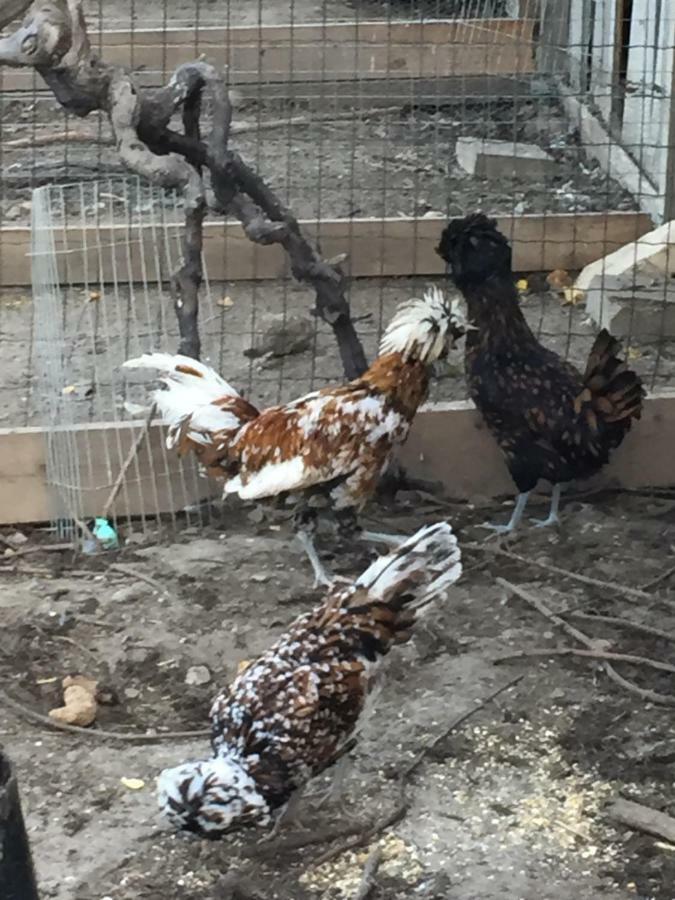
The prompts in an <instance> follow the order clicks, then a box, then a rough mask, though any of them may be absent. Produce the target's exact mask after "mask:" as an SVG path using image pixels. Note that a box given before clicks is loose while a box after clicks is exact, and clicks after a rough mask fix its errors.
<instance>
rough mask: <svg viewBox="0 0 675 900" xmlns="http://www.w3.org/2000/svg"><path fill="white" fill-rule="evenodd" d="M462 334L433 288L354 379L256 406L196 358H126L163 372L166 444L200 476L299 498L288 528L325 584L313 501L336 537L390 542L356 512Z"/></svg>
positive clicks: (254, 492)
mask: <svg viewBox="0 0 675 900" xmlns="http://www.w3.org/2000/svg"><path fill="white" fill-rule="evenodd" d="M463 333H464V332H463V317H462V314H461V312H460V310H459V309H458V308H457V305H456V304H455V306H454V307H452V306H450V305H448V304H446V301H445V298H444V296H443V294H442V292H441V291H440V290H439V289H438V288H435V287H434V288H431V289H430V290H428V291H427V292H426V293H425V294H424V296H423V297H422V298H421V299H417V298H413V299H411V300H408V301H407V302H405V303H403V304H401V305H400V306H399V308H398V310H397V311H396V314H395V315H394V318H393V319H392V321H391V323H390V324H389V327H388V328H387V330H386V331H385V333H384V335H383V337H382V341H381V344H380V354H379V356H378V358H377V359H376V360H375V362H374V363H373V364H372V365H371V366H370V368H369V369H368V370H367V371H366V372H364V374H363V375H362V376H361V377H360V378H357V379H355V380H354V381H351V382H349V383H348V384H345V385H342V386H340V387H329V388H325V389H323V390H320V391H315V392H314V393H311V394H307V395H306V396H305V397H301V398H300V399H299V400H295V401H293V402H292V403H288V404H286V405H284V406H274V407H271V408H269V409H266V410H263V411H262V412H260V411H258V410H257V409H256V408H255V406H253V405H252V404H251V403H249V402H248V401H247V400H244V399H243V398H242V397H240V396H239V394H238V393H237V391H236V390H235V389H234V388H233V387H231V385H229V384H228V383H227V382H226V381H224V380H223V379H222V378H221V377H220V376H219V375H218V374H217V373H216V372H214V371H213V369H211V368H209V367H208V366H205V365H204V364H202V363H199V362H196V361H195V360H192V359H188V358H186V357H181V356H170V355H169V354H162V353H152V354H146V355H145V356H142V357H140V358H138V359H133V360H129V361H128V362H126V363H125V364H124V366H125V368H128V369H133V368H149V369H156V370H158V371H159V372H160V373H161V381H162V382H163V385H164V389H161V390H158V391H156V393H155V396H154V399H155V403H156V404H157V407H158V409H159V411H160V412H161V414H162V416H163V417H164V419H165V420H166V421H167V423H168V425H169V432H168V440H167V444H168V446H169V447H176V448H177V450H178V452H179V453H181V454H185V453H194V454H195V455H196V456H197V458H198V459H199V462H200V464H201V465H202V468H203V470H204V471H205V473H206V474H207V475H210V476H211V477H214V478H218V479H221V480H223V482H224V488H225V493H226V494H227V493H236V494H238V495H239V496H240V497H242V498H243V499H248V500H260V499H263V498H271V497H280V496H286V495H291V496H295V497H298V505H297V507H296V513H295V529H296V533H297V535H298V538H299V539H300V541H301V543H302V545H303V547H304V548H305V551H306V553H307V555H308V557H309V559H310V562H311V563H312V567H313V569H314V574H315V576H316V581H317V583H319V584H326V585H327V584H330V583H331V582H332V578H331V576H330V575H329V574H328V573H327V572H326V570H325V569H324V567H323V565H322V563H321V561H320V559H319V557H318V555H317V553H316V549H315V547H314V533H315V530H316V525H317V517H318V509H319V507H320V505H321V503H324V505H326V506H327V507H328V509H329V511H330V512H331V513H332V514H333V515H334V519H335V522H336V523H337V527H338V530H339V532H340V533H341V534H342V535H344V536H351V535H354V534H357V535H358V536H360V537H361V538H363V539H365V540H373V541H383V542H385V543H392V544H395V543H396V541H397V538H396V536H393V535H382V534H379V533H375V532H363V531H361V529H360V528H359V527H358V523H357V514H358V513H359V512H360V511H361V510H362V509H363V507H364V506H365V504H366V503H367V501H368V500H369V499H370V498H371V497H372V496H373V494H374V493H375V489H376V487H377V483H378V481H379V478H380V476H381V475H382V473H383V472H384V471H385V470H386V468H387V466H388V465H389V462H390V461H391V458H392V456H393V453H394V451H395V449H396V446H397V445H399V444H401V443H403V441H405V439H406V437H407V435H408V431H409V429H410V425H411V423H412V420H413V418H414V416H415V413H416V412H417V410H418V408H419V406H420V404H421V403H423V401H424V400H425V399H426V396H427V391H428V386H429V374H428V367H429V366H430V364H431V363H433V362H434V361H435V360H437V359H438V358H439V357H440V356H441V355H442V354H443V352H444V351H445V350H446V347H447V344H448V342H449V341H450V340H451V339H453V340H454V339H455V338H459V337H461V336H462V335H463Z"/></svg>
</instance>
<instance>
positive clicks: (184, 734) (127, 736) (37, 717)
mask: <svg viewBox="0 0 675 900" xmlns="http://www.w3.org/2000/svg"><path fill="white" fill-rule="evenodd" d="M0 701H2V702H3V703H5V704H6V705H7V706H8V707H9V708H10V709H13V710H14V712H16V713H18V715H20V716H21V717H22V718H24V719H28V720H29V721H31V722H37V723H38V724H39V725H46V726H48V727H49V728H54V729H56V730H57V731H68V732H70V733H71V734H81V735H84V736H85V737H94V738H99V739H100V740H104V741H106V740H110V741H133V742H138V743H145V744H156V743H159V742H160V741H173V740H182V739H184V738H193V737H205V736H207V735H210V734H211V730H210V729H209V728H200V729H198V730H196V731H163V732H157V734H132V733H130V732H129V733H127V732H125V731H104V730H103V729H102V728H80V727H79V725H66V724H65V723H64V722H59V721H57V720H56V719H50V718H49V716H43V715H42V713H39V712H36V711H35V710H34V709H29V708H28V707H27V706H24V705H23V704H22V703H19V701H18V700H15V699H14V698H13V697H10V696H9V694H7V693H5V691H3V690H1V689H0Z"/></svg>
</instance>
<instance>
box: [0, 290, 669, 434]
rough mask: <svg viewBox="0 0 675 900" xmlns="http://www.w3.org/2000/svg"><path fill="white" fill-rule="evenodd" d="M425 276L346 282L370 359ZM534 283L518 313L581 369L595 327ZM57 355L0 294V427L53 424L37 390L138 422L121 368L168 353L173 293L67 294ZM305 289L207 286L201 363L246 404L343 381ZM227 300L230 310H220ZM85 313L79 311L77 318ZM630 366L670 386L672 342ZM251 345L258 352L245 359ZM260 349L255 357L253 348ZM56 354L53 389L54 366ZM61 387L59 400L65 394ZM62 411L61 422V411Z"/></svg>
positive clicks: (447, 369)
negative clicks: (278, 336) (279, 347)
mask: <svg viewBox="0 0 675 900" xmlns="http://www.w3.org/2000/svg"><path fill="white" fill-rule="evenodd" d="M429 283H430V280H427V279H421V278H417V279H415V278H393V279H358V280H356V281H354V282H352V284H351V285H350V292H349V296H350V300H351V307H352V313H353V315H354V317H355V319H357V328H358V331H359V334H360V335H361V338H362V340H363V344H364V348H365V350H366V354H367V356H368V358H369V359H372V358H374V356H375V354H376V350H377V342H378V339H379V335H380V334H381V331H382V328H383V327H385V326H386V324H387V322H388V321H389V319H390V318H391V316H392V314H393V312H394V309H395V307H396V305H397V304H398V303H400V302H402V301H403V300H405V299H407V298H408V297H411V296H419V295H420V292H422V291H423V290H424V289H425V288H426V287H427V286H428V285H429ZM529 285H530V288H531V290H529V291H528V293H526V294H524V295H523V296H522V308H523V311H524V313H525V315H526V317H527V319H528V321H529V322H530V324H531V326H532V328H533V329H534V331H535V332H536V333H537V334H538V335H539V336H540V338H541V340H542V341H543V342H544V343H545V344H546V346H548V347H550V348H551V349H553V350H555V351H556V352H557V353H559V354H560V355H562V356H564V357H566V358H568V359H570V360H571V361H572V362H574V363H575V364H576V365H578V366H580V367H582V368H583V366H584V365H585V361H586V358H587V355H588V351H589V350H590V347H591V344H592V341H593V335H594V333H595V332H594V326H593V324H592V323H591V322H589V320H588V318H587V316H586V312H585V309H584V307H583V305H578V306H575V307H573V306H564V305H562V302H561V297H559V296H558V295H557V294H556V293H553V292H551V291H550V290H548V289H547V285H546V283H545V278H544V276H543V275H541V274H539V275H532V276H530V278H529ZM63 296H64V301H65V302H64V303H63V304H62V305H60V306H59V309H60V310H62V313H63V315H62V322H63V335H64V340H63V344H64V346H65V347H67V348H68V352H67V353H65V354H61V352H60V351H58V350H57V348H56V345H55V344H54V341H53V337H52V336H53V332H52V331H51V330H50V329H52V328H53V326H54V321H53V318H52V317H51V316H50V312H49V308H45V309H44V310H43V311H38V312H37V313H36V310H35V309H34V304H33V302H32V301H31V296H30V294H29V293H28V292H27V291H26V290H25V289H9V290H5V291H3V292H0V348H1V349H2V353H3V359H4V362H5V364H4V365H3V366H1V367H0V427H11V426H15V425H41V424H46V423H48V422H49V421H51V420H50V418H49V415H50V414H49V412H48V410H46V409H45V408H44V406H43V404H42V397H43V393H46V392H49V396H50V397H51V398H52V400H55V399H57V400H60V402H61V406H60V407H59V421H60V422H61V423H63V422H64V421H71V422H73V423H79V422H97V421H112V420H116V419H117V420H124V419H130V418H131V419H133V418H137V417H138V414H137V413H135V412H133V407H132V408H131V409H132V411H127V410H128V409H129V408H128V407H127V408H125V404H126V403H128V402H131V403H133V404H136V405H138V406H142V405H144V404H146V403H147V397H148V393H147V386H146V382H147V378H148V376H147V374H145V373H136V372H128V373H122V372H121V371H120V368H119V367H120V365H121V363H122V362H123V361H124V360H125V359H128V358H130V357H131V356H134V355H137V354H139V353H142V352H146V351H148V350H151V349H166V350H171V351H173V350H174V349H175V347H176V344H177V341H178V336H177V325H176V320H175V317H174V313H173V307H172V301H171V298H170V296H169V294H168V292H165V293H163V294H162V293H160V292H158V291H157V290H156V288H153V287H150V288H149V290H148V291H147V292H144V291H140V290H137V291H136V298H135V299H136V303H135V305H134V307H133V312H130V310H131V304H130V296H129V291H128V289H127V288H124V287H121V288H120V289H119V290H118V291H117V292H115V291H113V290H112V289H111V286H109V285H108V286H104V287H103V288H102V289H101V299H100V300H98V301H96V302H93V303H92V302H88V301H87V298H88V296H89V295H88V294H87V293H86V292H83V291H82V290H81V289H79V288H78V289H76V290H73V291H70V292H64V295H63ZM312 302H313V300H312V297H311V295H310V293H309V292H308V291H307V290H306V289H305V288H304V287H302V286H300V285H297V284H294V283H293V282H281V283H275V282H263V283H257V284H256V283H252V282H236V283H223V284H219V283H214V284H212V285H211V286H210V291H208V292H206V293H205V295H204V299H203V307H202V315H201V322H202V325H201V333H202V342H203V358H204V359H205V360H207V361H209V362H210V364H211V365H213V366H214V367H215V368H216V369H217V370H218V371H219V372H221V373H222V374H223V375H224V377H225V378H226V379H227V380H228V381H230V382H231V383H232V384H233V385H234V386H235V387H236V388H237V389H238V390H240V391H242V392H243V393H244V394H246V395H247V396H248V397H250V398H251V399H252V400H253V402H255V403H258V404H261V405H272V404H274V403H277V402H285V401H288V400H291V399H294V398H296V397H299V396H302V394H304V393H306V392H307V391H309V390H312V389H314V388H317V387H323V386H325V385H327V384H335V383H339V382H340V381H341V380H342V378H343V372H342V368H341V364H340V361H339V357H338V354H337V347H336V343H335V339H334V337H333V334H332V332H331V331H330V329H329V328H328V326H326V325H324V324H323V323H317V320H316V319H315V318H314V317H312V316H310V314H309V309H310V306H311V304H312ZM223 303H226V304H227V305H225V306H224V305H222V304H223ZM83 308H84V314H83ZM280 323H281V324H283V329H284V331H283V334H284V337H283V343H284V346H285V349H286V350H288V349H290V348H294V350H293V352H291V353H286V355H283V356H276V355H273V353H274V352H275V347H274V345H273V343H272V340H271V338H272V336H273V334H274V333H275V332H274V330H275V329H278V328H279V326H280ZM625 343H626V346H627V348H628V351H629V358H630V361H631V365H632V366H633V367H634V368H635V369H636V370H637V371H638V372H639V373H640V374H641V375H642V376H643V378H644V380H645V385H646V386H647V388H648V389H649V390H652V391H658V390H663V389H666V388H669V387H671V386H672V384H673V383H674V382H675V344H674V342H672V341H666V340H660V341H655V342H654V341H644V340H643V341H638V340H636V339H629V340H627V341H626V342H625ZM251 350H253V353H254V354H256V355H254V356H253V357H252V356H251V355H250V352H251ZM257 354H262V355H257ZM62 357H63V371H62V373H61V376H60V377H61V381H60V382H59V385H58V391H55V390H54V377H53V372H54V369H53V365H54V364H55V362H58V360H60V359H61V358H62ZM64 390H65V391H66V392H67V393H66V394H64V395H62V396H60V394H61V392H62V391H64ZM465 397H466V384H465V380H464V374H463V359H462V350H461V348H458V349H457V350H455V351H451V353H450V355H449V358H448V360H447V361H445V362H443V363H439V364H438V365H437V366H436V378H435V379H434V381H433V383H432V386H431V393H430V399H431V400H432V401H447V400H462V399H464V398H465ZM64 417H67V418H64Z"/></svg>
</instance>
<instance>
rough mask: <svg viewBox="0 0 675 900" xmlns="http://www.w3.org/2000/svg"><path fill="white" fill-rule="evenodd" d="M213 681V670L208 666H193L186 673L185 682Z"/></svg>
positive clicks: (206, 682) (205, 682) (196, 683)
mask: <svg viewBox="0 0 675 900" xmlns="http://www.w3.org/2000/svg"><path fill="white" fill-rule="evenodd" d="M210 681H211V672H210V671H209V670H208V668H207V667H206V666H191V667H190V668H189V669H188V670H187V674H186V675H185V684H190V685H202V684H208V683H209V682H210Z"/></svg>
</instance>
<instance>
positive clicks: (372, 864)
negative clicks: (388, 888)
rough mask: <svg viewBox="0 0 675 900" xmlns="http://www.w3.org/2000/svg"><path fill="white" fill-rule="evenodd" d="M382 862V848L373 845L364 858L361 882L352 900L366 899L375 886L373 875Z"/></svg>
mask: <svg viewBox="0 0 675 900" xmlns="http://www.w3.org/2000/svg"><path fill="white" fill-rule="evenodd" d="M381 862H382V848H381V847H375V849H374V850H373V851H372V852H371V853H370V856H369V857H368V859H367V860H366V864H365V866H364V867H363V875H362V876H361V884H360V885H359V887H358V890H357V891H356V893H355V894H354V900H368V897H369V896H370V893H371V891H372V890H373V888H374V887H375V876H376V875H377V870H378V869H379V868H380V863H381Z"/></svg>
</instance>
